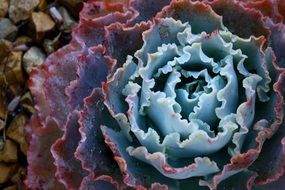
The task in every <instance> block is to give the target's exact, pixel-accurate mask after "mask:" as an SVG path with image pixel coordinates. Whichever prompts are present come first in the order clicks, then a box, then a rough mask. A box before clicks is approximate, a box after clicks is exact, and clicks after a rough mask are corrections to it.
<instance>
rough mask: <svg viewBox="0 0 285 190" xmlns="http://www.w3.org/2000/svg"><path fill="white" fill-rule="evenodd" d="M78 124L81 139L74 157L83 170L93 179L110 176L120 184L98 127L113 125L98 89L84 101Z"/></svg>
mask: <svg viewBox="0 0 285 190" xmlns="http://www.w3.org/2000/svg"><path fill="white" fill-rule="evenodd" d="M79 123H80V133H81V136H82V138H81V141H80V143H79V145H78V148H77V150H76V152H75V155H76V157H77V158H78V159H79V160H80V161H81V162H82V166H83V168H84V169H86V170H88V171H89V172H90V173H94V175H95V177H98V176H101V175H110V176H112V177H113V178H114V180H116V181H117V183H121V176H120V171H119V168H118V166H117V165H116V164H115V161H114V160H113V159H112V154H111V152H110V150H109V149H108V147H106V145H105V144H104V138H103V135H102V132H101V130H100V125H102V124H110V123H111V124H112V123H114V121H113V118H112V117H111V116H110V115H109V113H108V110H106V107H104V98H103V95H102V92H101V90H100V89H96V90H94V91H93V92H92V94H91V96H89V97H88V98H86V99H85V104H84V110H83V111H82V113H81V114H80V119H79ZM121 185H122V184H121Z"/></svg>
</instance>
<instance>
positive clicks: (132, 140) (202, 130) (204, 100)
mask: <svg viewBox="0 0 285 190" xmlns="http://www.w3.org/2000/svg"><path fill="white" fill-rule="evenodd" d="M264 4H270V6H268V9H266V8H265V6H264ZM277 7H278V8H277ZM282 7H283V8H284V5H283V4H282V1H280V2H279V1H276V2H275V1H270V0H261V1H249V0H248V1H233V0H215V1H200V2H192V1H190V0H173V1H170V0H159V1H156V0H147V1H145V0H130V1H128V0H112V1H88V2H86V3H85V4H84V7H83V10H82V11H81V13H80V23H79V25H78V27H77V28H75V30H74V32H73V40H72V42H71V43H70V44H69V45H68V46H66V47H64V48H62V49H60V50H58V51H57V52H56V53H54V54H52V55H51V56H50V57H49V58H48V59H47V60H46V62H45V64H43V65H42V66H41V67H39V68H37V69H36V70H34V71H33V72H32V76H31V81H30V89H31V91H32V93H33V95H34V97H35V101H36V109H37V114H36V115H35V116H34V117H33V118H32V119H31V121H30V123H29V124H28V126H27V139H29V140H30V149H29V152H28V163H29V168H28V175H27V179H26V185H27V186H28V187H29V188H31V189H55V188H56V189H65V188H67V189H128V188H134V189H195V190H199V189H231V188H239V189H257V190H258V189H268V188H269V189H270V188H274V189H277V190H279V189H282V187H284V185H285V184H284V181H285V180H284V177H281V176H283V173H284V167H285V163H284V159H285V146H284V142H285V140H284V139H285V138H284V137H285V130H284V124H283V114H284V113H283V105H284V100H283V96H284V87H283V86H284V77H285V71H284V57H285V54H284V50H282V47H284V46H285V42H284V37H283V33H282V32H283V31H285V29H284V25H283V24H282V23H281V22H282V21H283V15H284V13H283V12H282V10H283V9H282ZM233 10H234V12H233ZM277 10H278V11H277ZM262 14H263V15H262ZM61 136H62V137H61ZM60 137H61V138H60ZM46 160H48V162H46ZM53 162H54V163H53Z"/></svg>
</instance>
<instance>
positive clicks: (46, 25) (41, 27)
mask: <svg viewBox="0 0 285 190" xmlns="http://www.w3.org/2000/svg"><path fill="white" fill-rule="evenodd" d="M32 21H33V23H34V25H35V29H36V32H38V33H41V32H48V31H50V30H52V29H53V28H54V27H55V22H54V21H53V20H52V19H51V17H50V16H49V15H47V14H45V13H43V12H33V13H32Z"/></svg>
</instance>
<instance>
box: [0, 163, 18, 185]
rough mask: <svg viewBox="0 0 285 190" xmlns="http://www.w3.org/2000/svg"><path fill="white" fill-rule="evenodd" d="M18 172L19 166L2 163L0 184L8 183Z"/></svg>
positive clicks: (0, 166) (0, 165)
mask: <svg viewBox="0 0 285 190" xmlns="http://www.w3.org/2000/svg"><path fill="white" fill-rule="evenodd" d="M16 170H17V165H16V164H13V165H10V164H9V165H8V164H4V163H1V162H0V184H1V183H4V182H6V181H8V180H9V179H10V177H12V175H13V174H14V173H15V171H16Z"/></svg>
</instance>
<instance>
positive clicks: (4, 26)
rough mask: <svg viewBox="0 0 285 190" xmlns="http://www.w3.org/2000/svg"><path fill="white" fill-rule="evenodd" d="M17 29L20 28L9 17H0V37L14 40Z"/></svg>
mask: <svg viewBox="0 0 285 190" xmlns="http://www.w3.org/2000/svg"><path fill="white" fill-rule="evenodd" d="M17 31H18V28H17V27H16V26H15V25H14V24H13V23H12V22H11V21H10V20H9V19H8V18H0V39H7V40H11V41H13V40H14V39H15V37H16V35H17Z"/></svg>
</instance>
